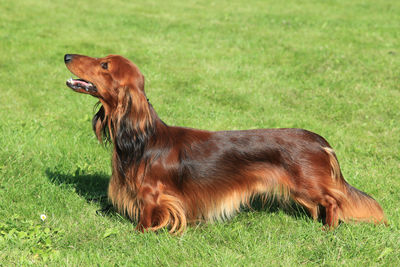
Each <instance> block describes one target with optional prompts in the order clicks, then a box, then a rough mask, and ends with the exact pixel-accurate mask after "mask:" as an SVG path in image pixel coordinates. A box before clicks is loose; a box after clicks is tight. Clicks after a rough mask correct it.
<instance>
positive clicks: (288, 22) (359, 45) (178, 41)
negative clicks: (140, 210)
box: [0, 0, 400, 266]
mask: <svg viewBox="0 0 400 267" xmlns="http://www.w3.org/2000/svg"><path fill="white" fill-rule="evenodd" d="M399 21H400V2H398V1H394V0H393V1H383V0H382V1H361V0H355V1H350V2H349V1H347V2H343V1H313V0H306V1H253V0H252V1H192V0H190V1H143V3H141V2H136V1H123V0H121V1H106V0H99V1H76V0H75V1H46V0H35V1H34V0H22V1H11V0H4V1H2V4H1V8H0V51H1V53H0V265H4V266H9V265H17V266H20V265H30V264H35V265H50V266H60V265H68V266H88V265H101V266H112V265H118V266H120V265H121V266H124V265H128V266H148V265H164V266H171V265H172V266H175V265H184V266H192V265H195V266H214V265H221V266H232V265H239V266H244V265H246V266H261V265H283V266H294V265H299V264H305V265H333V266H337V265H347V266H360V265H390V266H398V265H400V249H399V244H400V234H399V232H400V231H399V230H400V210H399V205H398V203H399V201H400V180H399V167H400V156H399V155H400V135H399V130H400V123H399V117H400V110H399V106H400V45H399V43H400V31H399V27H400V24H399ZM65 53H80V54H87V55H90V56H105V55H107V54H121V55H124V56H125V57H128V58H130V59H131V60H133V61H134V62H135V63H137V65H138V66H139V67H140V69H141V70H142V72H143V73H144V74H145V76H146V90H147V95H148V97H149V98H150V101H151V102H152V104H153V106H154V107H155V108H156V110H157V112H158V114H159V115H160V117H161V118H162V119H163V120H164V121H165V122H166V123H168V124H170V125H182V126H188V127H196V128H202V129H209V130H225V129H230V130H234V129H250V128H274V127H300V128H306V129H309V130H312V131H314V132H317V133H319V134H321V135H322V136H324V137H326V138H327V139H328V141H329V142H330V143H331V144H332V145H333V147H334V148H335V150H336V152H337V154H338V157H339V160H340V163H341V166H342V169H343V172H344V175H345V177H346V179H347V180H348V181H349V183H350V184H352V185H354V186H356V187H357V188H360V189H361V190H363V191H365V192H368V193H369V194H371V195H372V196H374V197H375V198H376V199H377V200H378V201H379V202H380V203H381V205H382V206H383V208H384V210H385V212H386V215H387V218H388V220H389V223H390V225H389V226H388V227H383V226H374V225H368V224H358V225H354V224H342V225H340V227H339V228H337V229H336V230H334V231H328V232H326V231H322V230H321V224H320V223H318V222H313V221H312V220H310V219H309V218H307V216H306V215H305V214H304V213H301V212H300V213H299V215H297V216H292V215H291V214H290V213H288V212H284V211H280V210H273V209H271V210H268V209H267V210H266V211H256V212H244V213H241V214H239V215H238V216H237V217H235V218H234V219H233V220H231V221H228V222H224V223H218V224H211V225H210V224H209V225H199V226H196V227H190V228H189V229H188V231H187V232H186V233H185V234H184V235H183V236H180V237H174V236H170V235H169V234H167V233H166V232H160V233H158V234H154V233H146V234H139V233H137V232H135V230H134V227H135V225H134V224H132V223H130V222H129V221H128V220H127V219H126V218H124V217H121V216H120V215H118V214H116V213H114V212H111V213H109V214H106V215H97V214H96V210H98V209H100V208H102V207H104V206H105V205H106V200H105V199H104V196H105V194H106V190H107V183H108V179H109V176H110V148H104V147H102V146H100V145H99V144H98V142H97V141H96V139H95V138H94V134H93V133H92V131H91V123H90V121H91V116H92V115H93V110H92V107H93V105H94V104H95V102H96V100H95V99H94V98H91V97H88V96H83V95H79V94H75V93H73V92H72V91H71V90H69V89H68V88H67V87H66V86H65V85H64V83H65V80H66V79H68V78H69V75H70V73H69V71H68V70H67V69H66V68H65V66H64V63H63V55H64V54H65ZM41 214H46V215H47V219H46V220H45V221H41V220H40V215H41Z"/></svg>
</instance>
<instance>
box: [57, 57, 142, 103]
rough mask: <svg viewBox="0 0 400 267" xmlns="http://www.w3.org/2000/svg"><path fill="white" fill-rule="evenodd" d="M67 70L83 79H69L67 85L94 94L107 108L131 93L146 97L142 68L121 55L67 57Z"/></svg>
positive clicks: (77, 90)
mask: <svg viewBox="0 0 400 267" xmlns="http://www.w3.org/2000/svg"><path fill="white" fill-rule="evenodd" d="M64 62H65V65H66V66H67V68H68V69H69V70H70V71H71V72H72V73H73V74H75V75H76V76H78V77H79V79H72V78H71V79H69V80H67V86H68V87H70V88H71V89H72V90H74V91H75V92H79V93H84V94H90V95H92V96H94V97H97V98H99V100H100V101H101V102H102V103H103V105H104V104H106V105H110V106H113V105H115V104H117V103H118V97H121V95H125V94H126V93H127V92H125V91H127V90H135V91H136V92H132V93H136V94H144V77H143V75H142V74H141V73H140V71H139V68H138V67H137V66H136V65H135V64H133V63H132V62H130V61H129V60H128V59H126V58H123V57H121V56H117V55H110V56H106V57H104V58H93V57H88V56H82V55H75V54H66V55H65V56H64Z"/></svg>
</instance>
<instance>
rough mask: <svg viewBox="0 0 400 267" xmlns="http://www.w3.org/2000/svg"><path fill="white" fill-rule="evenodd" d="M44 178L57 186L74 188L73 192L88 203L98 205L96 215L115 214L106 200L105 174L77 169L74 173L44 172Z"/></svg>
mask: <svg viewBox="0 0 400 267" xmlns="http://www.w3.org/2000/svg"><path fill="white" fill-rule="evenodd" d="M46 176H47V177H48V179H49V180H50V182H52V183H53V184H55V185H57V186H60V187H69V188H71V187H72V188H74V191H75V192H76V193H77V194H78V195H79V196H81V197H83V198H85V199H86V201H87V202H88V203H97V204H98V205H100V210H98V211H97V214H98V215H101V216H105V215H112V214H115V213H116V211H115V210H114V209H113V207H112V205H111V204H110V203H109V201H108V199H107V188H108V182H109V180H110V176H109V175H107V174H105V173H94V174H88V173H85V172H84V171H82V170H80V169H78V170H76V171H75V172H74V173H62V172H58V171H52V170H46Z"/></svg>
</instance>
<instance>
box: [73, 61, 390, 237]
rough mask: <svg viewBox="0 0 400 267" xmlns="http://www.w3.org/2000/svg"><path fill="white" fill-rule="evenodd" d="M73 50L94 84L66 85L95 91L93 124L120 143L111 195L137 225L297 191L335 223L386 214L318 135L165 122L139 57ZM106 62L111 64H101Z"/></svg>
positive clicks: (205, 217) (219, 216) (147, 226)
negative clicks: (137, 62) (153, 101)
mask: <svg viewBox="0 0 400 267" xmlns="http://www.w3.org/2000/svg"><path fill="white" fill-rule="evenodd" d="M67 56H71V58H72V59H71V60H68V62H67V60H66V64H67V67H68V68H69V69H70V70H71V71H72V72H73V73H74V74H76V75H77V76H79V77H80V78H82V79H85V80H86V81H87V82H88V84H89V85H85V84H84V85H85V86H87V87H89V88H90V89H92V88H93V87H92V86H91V84H93V85H94V86H95V89H92V90H89V91H88V90H86V88H85V90H80V88H77V86H75V87H74V86H73V85H75V84H74V83H73V82H71V83H72V85H69V86H70V87H71V88H73V89H74V90H75V91H78V92H81V93H89V94H91V95H93V96H95V97H97V98H99V101H100V103H101V105H100V108H99V110H98V111H97V113H96V114H95V115H94V117H93V121H92V124H93V130H94V132H95V134H96V136H97V138H98V139H99V140H103V139H104V140H106V141H110V142H111V143H113V144H114V148H113V156H112V177H111V180H110V185H109V189H108V195H109V198H110V200H111V202H112V203H113V205H114V206H115V207H116V208H117V209H118V210H119V211H120V212H121V213H122V214H125V215H127V216H128V217H129V218H131V219H132V220H135V221H137V222H138V229H139V230H142V231H144V230H152V231H156V230H158V229H160V228H164V227H167V228H169V230H170V232H175V233H179V232H182V231H183V230H184V229H185V228H186V226H187V224H188V223H193V222H199V221H220V220H224V219H227V218H230V217H231V216H233V215H234V214H235V213H236V212H239V211H240V208H241V207H242V206H243V205H250V202H251V200H252V199H253V198H256V197H261V198H262V199H264V200H266V199H267V198H271V197H272V198H276V199H280V201H281V202H283V203H287V202H288V201H289V200H293V201H295V202H297V203H298V204H300V205H302V206H303V207H304V208H305V209H306V210H308V212H309V214H310V215H311V217H313V218H314V219H318V218H320V217H321V216H323V217H324V218H322V219H323V220H324V222H325V224H326V225H328V226H330V227H335V226H337V225H338V223H339V221H344V222H348V221H367V222H374V223H381V222H385V221H386V220H385V218H384V214H383V211H382V208H381V207H380V206H379V204H378V203H377V202H376V201H375V200H374V199H373V198H371V197H370V196H368V195H367V194H365V193H363V192H361V191H359V190H357V189H355V188H354V187H352V186H350V185H349V184H348V183H347V182H346V181H345V180H344V178H343V175H342V173H341V170H340V167H339V163H338V161H337V158H336V155H335V153H334V151H333V149H332V148H331V147H330V145H329V144H328V142H327V141H326V140H325V139H323V138H322V137H321V136H319V135H317V134H315V133H312V132H309V131H306V130H302V129H262V130H249V131H223V132H209V131H203V130H196V129H190V128H182V127H172V126H167V125H166V124H165V123H163V122H162V121H161V120H160V119H159V117H158V116H157V114H156V112H155V110H154V109H153V107H152V106H151V105H150V103H149V102H148V100H147V98H146V95H145V92H144V79H143V76H142V75H141V73H140V71H139V70H138V68H137V67H136V66H135V65H134V64H133V63H131V62H130V61H128V60H126V59H124V58H122V57H119V56H108V57H106V58H100V59H98V58H90V57H86V56H80V55H66V58H67ZM68 58H69V57H68ZM104 62H107V64H108V65H107V69H105V70H101V69H100V68H103V69H104ZM91 69H93V71H90V70H91ZM83 70H85V71H83ZM95 70H96V71H97V72H96V71H95ZM93 73H96V74H93ZM99 73H100V74H99ZM81 83H82V82H78V83H77V84H78V85H81ZM322 211H323V212H322Z"/></svg>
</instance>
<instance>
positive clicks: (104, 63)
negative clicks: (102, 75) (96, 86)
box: [101, 62, 108, 70]
mask: <svg viewBox="0 0 400 267" xmlns="http://www.w3.org/2000/svg"><path fill="white" fill-rule="evenodd" d="M101 67H102V68H103V69H105V70H108V63H107V62H103V63H101Z"/></svg>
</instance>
